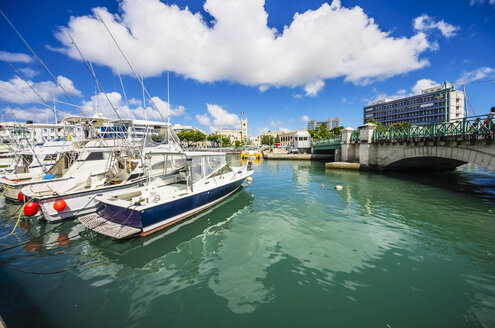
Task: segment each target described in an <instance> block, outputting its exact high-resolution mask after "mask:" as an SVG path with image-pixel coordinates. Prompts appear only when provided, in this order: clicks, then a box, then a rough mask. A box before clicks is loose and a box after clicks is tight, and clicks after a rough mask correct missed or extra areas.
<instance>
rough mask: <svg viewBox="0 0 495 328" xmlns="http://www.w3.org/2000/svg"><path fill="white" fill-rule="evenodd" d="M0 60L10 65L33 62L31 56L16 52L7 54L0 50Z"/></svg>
mask: <svg viewBox="0 0 495 328" xmlns="http://www.w3.org/2000/svg"><path fill="white" fill-rule="evenodd" d="M0 60H1V61H7V62H11V63H31V62H32V61H33V58H31V56H28V55H26V54H22V53H18V52H7V51H1V50H0Z"/></svg>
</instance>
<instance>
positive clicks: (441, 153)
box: [340, 123, 495, 170]
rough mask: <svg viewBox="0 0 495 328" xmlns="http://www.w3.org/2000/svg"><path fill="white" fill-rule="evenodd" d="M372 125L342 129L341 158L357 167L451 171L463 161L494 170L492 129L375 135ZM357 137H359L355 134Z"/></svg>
mask: <svg viewBox="0 0 495 328" xmlns="http://www.w3.org/2000/svg"><path fill="white" fill-rule="evenodd" d="M375 130H376V125H375V124H372V123H367V124H364V125H363V126H360V127H359V128H358V131H354V129H352V128H347V129H344V130H342V145H341V154H340V156H341V160H342V161H344V162H351V163H359V164H360V167H361V168H369V169H374V168H376V169H385V170H452V169H455V168H456V167H457V166H459V165H462V164H465V163H473V164H476V165H479V166H481V167H484V168H487V169H490V170H495V142H493V140H492V139H493V132H491V130H489V131H488V132H487V133H483V134H476V133H473V134H463V135H448V134H445V135H442V136H438V135H435V136H415V137H407V136H402V137H398V138H385V139H383V138H382V139H380V138H377V135H378V134H377V133H375ZM357 136H359V137H357Z"/></svg>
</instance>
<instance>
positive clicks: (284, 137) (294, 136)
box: [264, 130, 310, 148]
mask: <svg viewBox="0 0 495 328" xmlns="http://www.w3.org/2000/svg"><path fill="white" fill-rule="evenodd" d="M264 135H268V136H272V137H273V138H277V137H278V138H279V140H280V147H287V146H293V147H296V146H295V145H296V144H297V141H301V142H302V141H307V142H308V143H309V141H310V135H309V133H308V131H306V130H295V131H288V132H281V131H267V132H266V133H265V134H264ZM299 137H301V139H300V140H299V139H298V138H299ZM303 138H306V139H303ZM301 145H303V144H301ZM304 145H305V144H304ZM296 148H298V147H296ZM302 148H309V146H308V147H306V146H304V147H302Z"/></svg>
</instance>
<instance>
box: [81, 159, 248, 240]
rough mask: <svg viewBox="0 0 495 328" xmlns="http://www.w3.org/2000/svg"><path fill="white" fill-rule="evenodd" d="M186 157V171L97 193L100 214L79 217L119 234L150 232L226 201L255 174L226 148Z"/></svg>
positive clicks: (103, 231)
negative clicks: (229, 157)
mask: <svg viewBox="0 0 495 328" xmlns="http://www.w3.org/2000/svg"><path fill="white" fill-rule="evenodd" d="M154 155H158V156H170V155H166V154H161V155H159V154H154ZM175 160H177V158H175ZM185 160H186V161H185V163H186V165H185V166H183V167H182V168H181V169H180V170H178V171H177V172H175V173H174V174H168V175H166V176H163V177H160V178H154V179H153V180H152V181H150V182H149V183H148V184H147V185H146V186H143V187H139V188H132V189H126V190H124V191H122V190H121V191H117V192H114V193H108V194H105V195H102V196H100V197H98V196H97V197H96V200H97V202H98V204H97V205H96V206H97V211H96V213H94V214H90V215H87V216H83V217H80V218H79V221H81V222H82V223H83V224H84V225H85V226H86V227H88V228H89V229H91V230H93V231H96V232H98V233H100V234H103V235H106V236H109V237H112V238H116V239H123V238H133V237H137V236H146V235H148V234H150V233H152V232H155V231H157V230H160V229H163V228H166V227H168V226H171V225H173V224H176V223H178V222H180V221H182V220H184V219H185V218H187V217H189V216H191V215H194V214H196V213H199V212H201V211H203V210H205V209H207V208H209V207H211V206H213V205H215V204H217V203H219V202H221V201H222V200H224V199H225V198H227V197H228V196H230V195H231V194H233V193H234V192H235V191H236V190H237V189H239V188H240V187H241V185H242V183H243V182H244V180H246V178H248V177H249V176H250V175H251V174H252V173H253V170H252V165H250V164H248V165H247V166H242V167H231V166H230V165H228V164H227V163H226V161H225V153H204V152H186V154H185ZM164 165H165V167H168V166H169V165H170V164H169V163H167V161H164Z"/></svg>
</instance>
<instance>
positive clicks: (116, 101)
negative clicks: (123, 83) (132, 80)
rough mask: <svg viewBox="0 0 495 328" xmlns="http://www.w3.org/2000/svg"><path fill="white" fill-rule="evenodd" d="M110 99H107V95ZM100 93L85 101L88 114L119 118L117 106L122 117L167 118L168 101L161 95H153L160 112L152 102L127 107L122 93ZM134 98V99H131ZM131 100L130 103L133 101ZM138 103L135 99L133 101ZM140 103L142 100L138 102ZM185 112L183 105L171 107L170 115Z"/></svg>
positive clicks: (84, 105)
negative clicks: (161, 97)
mask: <svg viewBox="0 0 495 328" xmlns="http://www.w3.org/2000/svg"><path fill="white" fill-rule="evenodd" d="M106 96H107V97H108V99H107V97H106ZM106 96H105V94H104V93H99V94H98V95H95V96H92V97H91V99H90V100H88V101H84V102H83V105H82V106H81V109H82V110H83V111H84V112H85V113H86V114H88V115H90V116H93V115H94V114H96V113H102V114H103V115H104V116H106V117H110V118H117V114H116V113H115V110H114V109H113V108H115V109H116V110H117V112H118V114H119V116H120V118H122V119H124V118H133V119H146V120H151V121H163V120H164V119H165V120H166V119H167V116H168V115H167V114H168V113H167V106H168V103H167V102H166V101H164V100H162V99H160V98H159V97H152V98H151V99H152V100H153V103H154V104H155V106H156V107H157V108H158V110H159V111H160V112H157V111H156V110H155V108H154V107H152V106H151V104H149V103H148V105H149V106H146V108H143V106H142V104H141V106H139V107H135V108H133V107H131V108H129V107H127V105H126V104H125V103H124V101H123V98H122V95H121V94H120V93H118V92H107V95H106ZM131 100H132V99H131ZM131 100H130V101H129V103H131ZM133 103H134V104H136V102H135V101H133ZM138 104H140V102H138ZM184 113H185V108H184V107H183V106H177V107H172V108H170V116H171V117H172V116H181V115H183V114H184ZM160 114H161V115H160Z"/></svg>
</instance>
